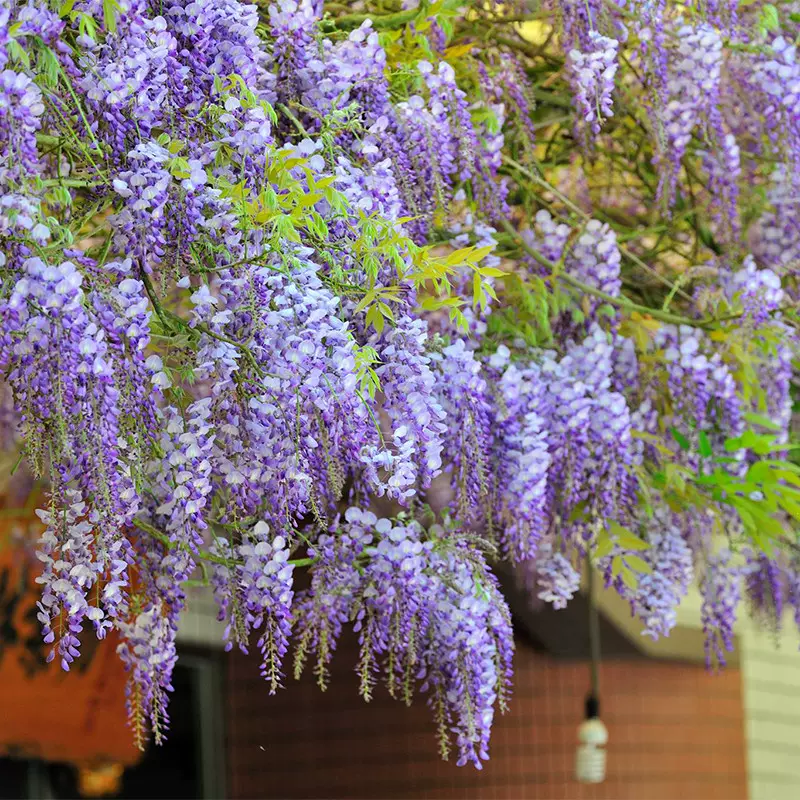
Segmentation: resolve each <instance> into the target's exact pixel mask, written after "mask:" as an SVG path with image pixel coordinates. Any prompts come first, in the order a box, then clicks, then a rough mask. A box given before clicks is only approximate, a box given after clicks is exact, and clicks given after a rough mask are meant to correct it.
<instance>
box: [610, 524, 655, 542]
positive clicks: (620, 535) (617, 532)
mask: <svg viewBox="0 0 800 800" xmlns="http://www.w3.org/2000/svg"><path fill="white" fill-rule="evenodd" d="M608 528H609V531H610V532H611V535H612V536H614V537H615V538H616V540H617V541H618V542H619V545H620V547H622V548H623V549H624V550H647V549H648V548H649V547H650V545H649V544H648V543H647V542H645V541H644V540H643V539H640V538H639V537H638V536H637V535H636V534H635V533H633V532H632V531H629V530H628V529H627V528H623V527H622V525H620V524H619V523H618V522H615V521H614V520H613V519H612V520H609V522H608Z"/></svg>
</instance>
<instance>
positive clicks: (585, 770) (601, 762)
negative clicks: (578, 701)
mask: <svg viewBox="0 0 800 800" xmlns="http://www.w3.org/2000/svg"><path fill="white" fill-rule="evenodd" d="M586 566H587V571H588V584H589V585H588V590H589V591H588V602H589V671H590V679H591V687H592V688H591V692H590V693H589V696H588V697H587V698H586V718H585V719H584V721H583V722H582V723H581V726H580V728H578V749H577V752H576V753H575V779H576V780H577V781H578V782H579V783H602V782H603V781H604V780H605V779H606V751H605V746H606V744H607V743H608V730H606V726H605V725H603V723H602V721H601V720H600V700H599V695H600V675H599V673H600V624H599V620H598V618H597V605H596V604H595V580H594V568H593V566H592V563H591V560H590V558H589V555H588V553H587V557H586Z"/></svg>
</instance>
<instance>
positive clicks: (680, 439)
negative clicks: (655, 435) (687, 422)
mask: <svg viewBox="0 0 800 800" xmlns="http://www.w3.org/2000/svg"><path fill="white" fill-rule="evenodd" d="M669 432H670V433H671V434H672V438H673V439H674V440H675V441H676V442H677V443H678V447H680V449H681V450H684V451H686V450H689V449H690V448H691V445H690V444H689V440H688V439H687V438H686V437H685V436H684V435H683V434H682V433H681V432H680V431H679V430H678V429H677V428H670V429H669Z"/></svg>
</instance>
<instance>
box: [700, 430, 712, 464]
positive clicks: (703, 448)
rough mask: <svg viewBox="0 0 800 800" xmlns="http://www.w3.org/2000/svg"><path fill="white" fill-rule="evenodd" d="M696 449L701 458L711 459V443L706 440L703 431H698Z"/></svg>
mask: <svg viewBox="0 0 800 800" xmlns="http://www.w3.org/2000/svg"><path fill="white" fill-rule="evenodd" d="M697 449H698V450H699V451H700V455H701V456H703V458H711V456H712V455H713V451H712V450H711V442H710V441H709V440H708V435H707V434H706V432H705V431H700V433H699V434H698V435H697Z"/></svg>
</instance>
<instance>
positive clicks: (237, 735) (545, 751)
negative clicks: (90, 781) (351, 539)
mask: <svg viewBox="0 0 800 800" xmlns="http://www.w3.org/2000/svg"><path fill="white" fill-rule="evenodd" d="M517 647H518V650H517V655H516V658H515V666H516V676H515V684H514V696H513V698H512V706H511V711H510V713H508V714H507V715H505V716H504V717H498V719H497V721H496V723H495V727H494V731H493V735H492V745H491V760H490V761H489V762H488V763H487V764H486V765H485V766H484V769H483V770H482V771H481V772H478V771H476V770H474V769H473V768H472V767H461V768H458V767H456V766H455V764H454V763H453V762H449V763H443V762H441V761H439V760H438V755H437V750H436V741H435V738H434V730H433V725H432V722H431V721H430V718H429V715H428V710H427V708H426V706H425V704H424V698H418V699H417V701H415V705H414V706H412V707H411V708H406V707H405V706H403V705H402V704H400V703H397V702H395V701H393V700H391V698H389V697H388V695H387V694H386V692H385V691H384V690H378V691H376V697H375V699H374V700H373V701H372V702H371V703H370V704H365V703H364V702H363V701H362V700H361V699H360V698H359V697H358V696H357V694H356V676H355V673H354V671H353V666H354V664H355V661H356V659H355V656H354V655H353V654H352V653H351V652H347V650H348V648H347V647H346V646H342V647H341V649H340V652H338V653H337V655H336V657H335V658H334V664H333V680H332V684H331V687H330V688H329V689H328V691H327V692H325V693H324V694H323V693H321V692H320V691H319V689H318V688H317V687H316V686H315V685H314V684H313V679H312V678H311V676H310V675H307V676H306V677H304V678H303V679H302V680H301V681H300V682H299V683H297V682H295V681H294V680H292V679H289V681H288V685H287V688H286V689H285V690H284V691H282V692H280V693H279V694H278V695H276V696H274V697H270V696H269V695H268V694H267V691H266V687H265V686H264V685H263V683H262V682H261V679H260V677H259V674H258V664H257V661H256V660H255V658H253V657H250V658H246V657H244V656H240V655H234V654H231V656H230V658H229V659H228V661H227V663H228V676H227V680H226V685H227V703H226V713H227V757H228V792H227V794H228V796H229V797H230V798H234V799H238V798H353V799H355V798H387V799H388V798H426V800H427V799H428V798H481V799H483V798H486V799H487V800H488V798H518V799H519V798H524V799H525V800H536V799H537V798H546V800H556V798H565V799H566V800H584V798H587V799H589V798H593V799H596V800H624V799H627V798H630V800H662V798H663V800H712V798H720V800H746V797H747V788H746V787H747V781H746V774H745V746H744V730H743V728H744V726H743V719H742V700H741V686H740V676H739V672H738V671H737V670H733V669H731V670H728V671H727V672H725V673H723V674H722V675H719V676H712V675H707V674H706V673H705V671H704V670H703V669H702V668H701V667H696V666H690V665H685V664H674V663H663V662H654V661H645V660H638V659H637V660H626V661H615V662H606V663H604V664H603V666H602V670H601V676H600V680H601V697H602V717H603V720H604V721H605V723H606V725H607V726H608V729H609V736H610V741H609V747H608V778H607V780H606V782H605V783H604V784H602V785H600V786H581V785H579V784H576V783H575V782H574V780H573V777H572V772H573V760H574V754H575V741H576V732H577V727H578V725H579V723H580V721H581V716H582V712H583V702H584V696H585V694H586V687H587V680H588V670H587V666H586V664H582V663H569V662H559V661H555V660H553V659H552V658H549V657H547V656H544V655H540V654H538V653H534V652H533V651H532V650H531V649H530V648H529V647H528V646H527V645H526V644H525V643H524V642H521V641H520V642H518V643H517Z"/></svg>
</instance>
